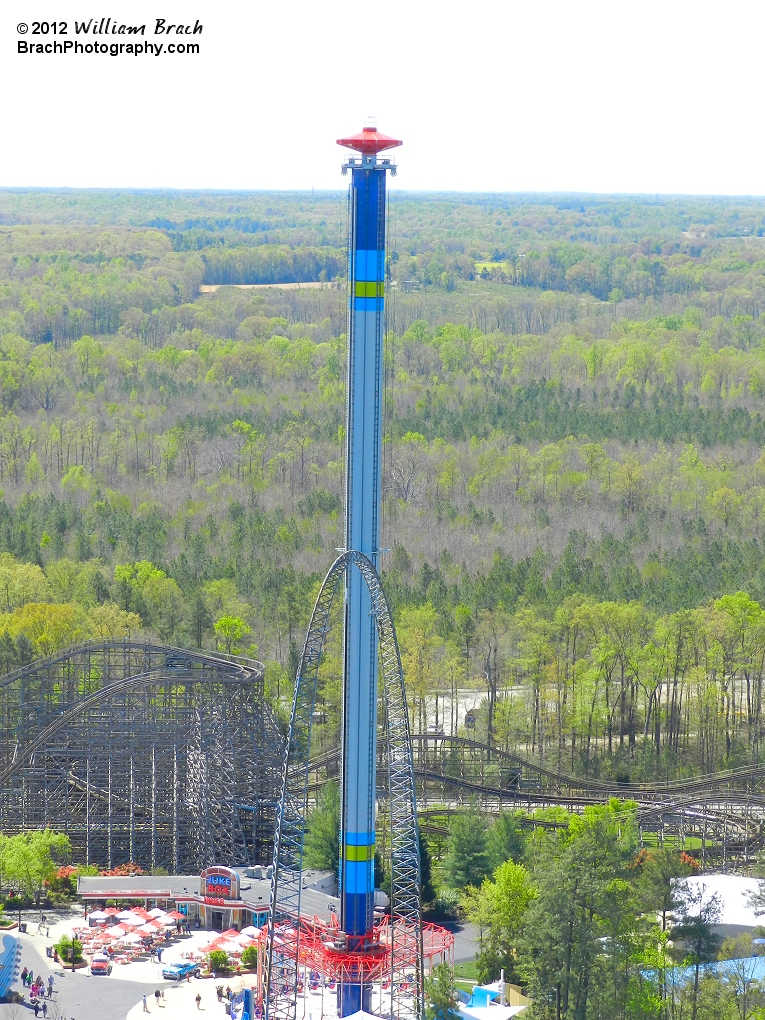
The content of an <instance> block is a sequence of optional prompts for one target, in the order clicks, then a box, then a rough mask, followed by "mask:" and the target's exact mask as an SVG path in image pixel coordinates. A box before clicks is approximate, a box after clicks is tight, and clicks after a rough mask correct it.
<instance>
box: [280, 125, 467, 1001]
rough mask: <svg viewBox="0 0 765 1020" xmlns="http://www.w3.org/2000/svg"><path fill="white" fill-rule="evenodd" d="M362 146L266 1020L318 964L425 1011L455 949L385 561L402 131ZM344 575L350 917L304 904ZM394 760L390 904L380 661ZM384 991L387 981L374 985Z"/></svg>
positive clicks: (366, 135)
mask: <svg viewBox="0 0 765 1020" xmlns="http://www.w3.org/2000/svg"><path fill="white" fill-rule="evenodd" d="M339 144H340V145H344V146H346V147H347V148H350V149H353V150H355V151H356V152H357V153H360V155H358V156H353V157H350V158H349V159H348V161H347V163H346V164H345V165H344V166H343V173H344V174H345V173H348V171H350V174H351V182H350V188H349V227H350V237H349V259H348V262H349V288H350V296H349V308H348V376H347V408H346V476H345V497H346V510H345V551H343V553H342V555H340V556H339V557H338V559H337V560H336V561H335V563H334V564H333V565H332V567H331V568H330V570H329V572H328V574H327V576H326V578H325V580H324V583H323V585H322V587H321V590H320V592H319V596H318V598H317V601H316V605H315V607H314V611H313V615H312V617H311V623H310V626H309V629H308V634H307V637H306V641H305V645H304V648H303V654H302V658H301V662H300V666H299V668H298V672H297V677H296V682H295V695H294V701H293V707H292V716H291V720H290V730H289V737H288V743H287V749H286V753H285V758H284V770H283V777H282V797H281V802H280V809H279V816H278V820H277V829H276V840H275V847H274V871H273V880H272V887H271V909H270V915H269V925H268V932H267V936H266V939H265V942H266V946H265V949H266V953H265V956H266V961H265V963H266V975H265V977H266V980H265V1001H264V1002H263V1003H262V1004H261V1005H262V1008H263V1010H264V1012H265V1015H266V1018H267V1020H295V1017H296V1013H297V998H298V989H299V987H300V986H301V985H303V987H305V980H304V975H305V972H306V971H310V972H313V973H314V975H320V978H319V980H321V981H322V982H329V983H330V986H331V987H334V986H336V987H337V1012H338V1015H339V1016H341V1017H345V1016H351V1015H353V1014H354V1013H357V1012H359V1011H360V1010H363V1011H365V1012H371V1011H372V1009H373V1008H376V1011H377V1012H378V1013H379V1014H381V1015H385V1016H390V1017H391V1018H393V1017H396V1018H409V1017H412V1018H414V1017H420V1016H422V1015H423V1013H424V997H423V967H424V962H425V960H426V959H427V960H429V961H431V962H432V961H435V960H441V959H446V958H448V957H449V956H450V955H451V951H452V946H453V936H452V935H451V934H450V933H449V932H447V931H446V930H445V929H443V928H439V927H437V926H435V925H423V923H422V912H421V889H420V858H419V833H418V826H417V806H416V797H415V787H414V769H413V763H412V746H411V739H410V733H409V719H408V714H407V705H406V695H405V691H404V679H403V674H402V671H401V660H400V656H399V651H398V644H397V641H396V634H395V630H394V626H393V620H392V617H391V613H390V608H389V606H388V603H387V600H386V598H385V593H384V591H383V589H382V584H381V582H380V578H379V576H378V573H377V568H376V563H377V560H378V556H379V554H380V548H379V544H380V543H379V540H380V523H379V522H380V466H381V463H382V407H383V367H382V365H383V357H382V345H383V331H384V318H383V308H384V287H385V213H386V176H387V172H388V171H390V172H391V173H395V167H394V166H393V164H392V162H391V160H390V159H388V158H382V159H378V153H380V152H382V151H384V150H385V149H390V148H393V147H394V146H397V145H400V144H401V143H400V142H399V141H397V140H396V139H394V138H390V137H388V136H386V135H382V134H380V133H379V132H378V131H377V129H376V128H374V127H370V128H365V129H364V130H363V131H362V132H361V133H360V134H358V135H354V136H352V137H350V138H343V139H340V140H339ZM341 583H342V584H343V585H344V592H343V594H344V604H343V609H344V619H343V699H342V704H343V713H342V747H341V769H340V773H341V812H340V834H339V835H340V855H339V857H340V859H339V903H340V911H339V913H340V916H339V918H337V917H335V916H333V918H332V919H330V920H329V921H327V920H321V919H319V918H317V917H309V916H307V915H306V913H305V912H304V911H303V910H302V909H301V905H302V904H301V890H302V877H301V871H302V865H303V843H304V838H305V829H306V811H307V806H308V774H309V759H310V750H311V723H312V719H313V715H314V707H315V701H316V690H317V680H318V674H319V665H320V662H321V657H322V651H323V648H324V642H325V639H326V635H327V632H328V630H329V623H330V612H331V609H332V604H333V600H334V598H335V595H336V593H337V591H338V589H339V588H340V586H341ZM379 668H381V671H382V685H381V686H382V691H381V694H382V703H383V726H382V742H383V746H384V751H385V756H386V759H387V776H386V779H387V783H386V785H387V794H388V800H389V814H390V833H391V838H390V873H391V897H390V899H391V903H390V914H389V916H382V917H380V916H379V915H377V914H376V913H375V909H374V907H375V903H374V859H375V843H376V828H377V818H376V813H377V775H376V766H377V743H378V720H377V716H378V712H377V709H378V669H379ZM373 993H374V994H373Z"/></svg>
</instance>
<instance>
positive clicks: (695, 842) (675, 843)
mask: <svg viewBox="0 0 765 1020" xmlns="http://www.w3.org/2000/svg"><path fill="white" fill-rule="evenodd" d="M659 845H660V844H659V834H658V832H644V833H643V846H659ZM707 845H708V846H712V844H711V843H710V842H709V841H707ZM664 846H666V847H673V848H675V849H678V850H687V851H688V852H691V851H693V850H701V846H702V840H701V838H700V837H699V836H686V837H685V844H684V845H683V840H681V839H680V837H679V836H677V835H672V836H670V835H667V836H665V837H664Z"/></svg>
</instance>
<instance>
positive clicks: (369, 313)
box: [338, 128, 401, 1016]
mask: <svg viewBox="0 0 765 1020" xmlns="http://www.w3.org/2000/svg"><path fill="white" fill-rule="evenodd" d="M338 145H344V146H346V147H347V148H349V149H354V150H355V151H356V152H358V153H359V154H360V155H359V156H356V157H353V156H352V157H350V158H349V159H348V161H347V163H346V164H345V165H344V166H343V173H347V172H348V171H350V173H351V186H350V198H349V203H348V204H349V219H350V238H349V241H350V243H349V252H348V262H349V278H350V302H349V311H348V388H347V401H348V403H347V411H346V425H347V432H346V451H345V453H346V459H345V465H346V467H345V500H346V503H345V548H346V549H349V550H350V549H352V550H355V551H358V552H361V553H363V554H364V555H365V556H367V557H368V558H369V559H370V560H371V561H372V563H373V564H374V565H375V567H377V566H378V556H379V551H380V549H379V546H380V468H381V463H382V407H383V330H384V321H383V303H384V289H385V199H386V183H387V182H386V176H387V173H388V171H389V170H390V171H391V172H393V173H395V168H394V167H392V165H391V161H390V159H378V153H380V152H383V151H385V150H386V149H392V148H394V147H395V146H398V145H401V142H400V141H399V140H398V139H395V138H389V137H388V136H387V135H383V134H380V133H379V132H378V131H377V130H376V129H374V128H366V129H365V130H364V131H362V132H361V133H360V134H358V135H352V136H351V137H349V138H340V139H338ZM343 651H344V663H343V744H342V751H343V753H342V761H343V769H342V780H343V786H342V815H341V819H342V822H341V830H340V836H341V838H340V862H341V864H340V890H341V892H340V904H341V907H340V926H341V928H342V929H343V931H344V932H345V933H346V934H347V936H348V948H349V949H353V948H355V946H356V945H357V944H358V945H361V944H362V942H363V939H364V937H365V936H368V935H369V933H370V932H371V931H372V921H373V915H374V856H375V794H376V751H377V739H376V738H377V635H376V624H375V619H374V617H373V616H372V599H371V596H370V593H369V589H368V588H367V585H366V584H365V582H364V578H363V577H362V575H361V574H360V573H359V571H358V570H349V571H348V574H347V580H346V598H345V621H344V633H343ZM362 999H363V988H362V986H361V985H357V984H347V985H344V986H343V987H342V989H341V1001H340V1015H341V1016H348V1015H350V1014H351V1013H355V1012H356V1011H357V1010H359V1009H361V1008H362V1006H363V1007H364V1008H365V1009H369V1003H368V1002H367V1003H364V1002H363V1001H362Z"/></svg>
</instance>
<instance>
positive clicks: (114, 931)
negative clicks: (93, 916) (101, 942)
mask: <svg viewBox="0 0 765 1020" xmlns="http://www.w3.org/2000/svg"><path fill="white" fill-rule="evenodd" d="M105 931H106V934H107V935H111V936H112V938H115V939H116V938H119V936H120V935H125V934H126V933H127V928H125V927H123V925H121V924H113V925H112V926H111V928H106V929H105Z"/></svg>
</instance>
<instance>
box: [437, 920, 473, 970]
mask: <svg viewBox="0 0 765 1020" xmlns="http://www.w3.org/2000/svg"><path fill="white" fill-rule="evenodd" d="M444 928H446V929H448V930H449V931H450V932H451V933H452V934H453V935H454V962H455V963H464V962H467V961H469V960H474V959H475V957H476V953H477V952H478V948H479V947H478V928H477V927H476V925H474V924H470V923H469V922H468V921H447V922H446V923H445V924H444Z"/></svg>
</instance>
